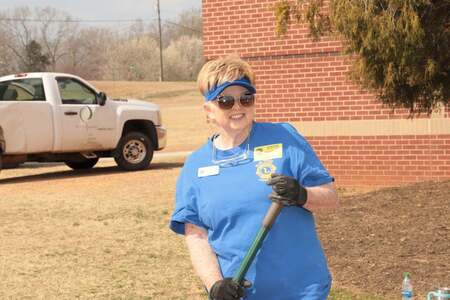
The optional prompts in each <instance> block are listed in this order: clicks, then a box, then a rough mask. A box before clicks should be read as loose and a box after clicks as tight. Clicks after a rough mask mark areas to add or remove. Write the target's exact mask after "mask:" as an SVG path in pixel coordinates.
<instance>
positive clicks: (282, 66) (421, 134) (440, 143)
mask: <svg viewBox="0 0 450 300" xmlns="http://www.w3.org/2000/svg"><path fill="white" fill-rule="evenodd" d="M276 2H277V0H229V1H220V0H203V22H204V23H203V25H204V53H205V57H206V59H212V58H215V57H219V56H224V55H227V54H232V53H237V54H239V55H240V56H241V57H242V58H243V59H245V60H246V61H248V62H249V63H250V64H251V65H252V67H253V68H254V69H255V71H256V88H257V90H258V94H257V119H258V120H260V121H274V122H282V121H288V122H290V123H292V124H293V125H294V126H295V127H296V128H297V129H298V130H299V131H300V132H301V133H302V135H304V136H305V137H306V138H307V139H308V140H309V141H310V142H311V144H312V145H313V147H314V149H315V150H316V152H317V153H318V155H319V156H320V158H321V160H322V161H323V163H324V164H325V165H326V167H327V168H328V169H329V171H330V172H331V174H333V176H334V177H335V178H336V181H337V185H339V186H364V185H379V186H380V185H381V186H383V185H397V184H403V183H409V182H417V181H425V180H446V179H450V110H449V108H446V109H441V110H440V111H439V112H436V113H434V114H432V116H431V117H426V116H422V117H418V118H415V119H410V118H407V117H408V113H407V112H406V111H405V110H395V111H392V110H391V109H389V108H384V107H383V106H382V105H381V104H380V103H379V102H377V101H376V99H375V96H374V95H372V94H370V93H369V92H367V91H364V90H362V89H361V88H360V87H359V86H357V85H355V84H353V83H351V82H350V81H349V80H348V76H347V71H348V70H349V67H350V62H349V58H348V57H345V56H343V55H342V53H341V50H342V48H341V44H340V43H339V42H338V41H336V40H333V39H331V38H325V39H322V40H321V41H319V42H312V40H311V39H310V38H309V37H308V30H307V28H306V27H302V26H299V25H293V26H291V28H290V30H289V31H288V34H287V35H286V36H285V37H284V38H282V39H280V38H277V37H276V34H275V30H274V28H275V18H274V14H273V9H272V7H273V4H274V3H276Z"/></svg>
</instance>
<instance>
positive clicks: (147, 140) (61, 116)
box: [0, 73, 166, 171]
mask: <svg viewBox="0 0 450 300" xmlns="http://www.w3.org/2000/svg"><path fill="white" fill-rule="evenodd" d="M165 145H166V129H165V128H164V127H163V126H162V124H161V113H160V110H159V107H158V106H157V105H155V104H152V103H148V102H144V101H139V100H131V99H109V98H107V96H106V94H105V93H103V92H100V91H98V90H97V89H96V88H95V87H93V86H92V85H90V84H89V83H88V82H86V81H85V80H83V79H81V78H79V77H77V76H74V75H69V74H61V73H27V74H15V75H9V76H4V77H0V170H1V168H2V167H1V166H2V161H3V165H10V166H14V165H18V164H20V163H23V162H27V161H36V162H64V163H66V164H67V165H68V166H69V167H71V168H72V169H89V168H92V167H93V166H94V165H95V164H96V163H97V161H98V160H99V158H100V157H114V159H115V161H116V163H117V165H118V166H119V167H120V168H121V169H124V170H130V171H131V170H142V169H145V168H147V167H148V166H149V164H150V162H151V160H152V158H153V151H155V150H161V149H163V148H164V147H165Z"/></svg>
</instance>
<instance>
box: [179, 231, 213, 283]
mask: <svg viewBox="0 0 450 300" xmlns="http://www.w3.org/2000/svg"><path fill="white" fill-rule="evenodd" d="M185 239H186V245H187V247H188V249H189V253H190V256H191V261H192V265H193V267H194V270H195V272H196V273H197V274H198V276H199V277H200V280H201V281H202V282H203V284H204V285H205V287H206V288H207V289H208V291H209V290H210V289H211V286H212V285H213V284H214V282H216V281H218V280H221V279H222V274H221V272H220V267H219V262H218V261H217V256H216V254H215V253H214V251H213V249H212V248H211V246H210V245H209V243H208V235H207V232H206V230H205V229H203V228H201V227H198V226H196V225H193V224H189V223H186V224H185Z"/></svg>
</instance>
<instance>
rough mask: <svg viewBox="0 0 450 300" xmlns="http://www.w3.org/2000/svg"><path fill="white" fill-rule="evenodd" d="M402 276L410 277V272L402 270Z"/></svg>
mask: <svg viewBox="0 0 450 300" xmlns="http://www.w3.org/2000/svg"><path fill="white" fill-rule="evenodd" d="M403 277H407V278H411V273H409V272H404V273H403Z"/></svg>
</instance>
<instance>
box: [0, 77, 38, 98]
mask: <svg viewBox="0 0 450 300" xmlns="http://www.w3.org/2000/svg"><path fill="white" fill-rule="evenodd" d="M0 101H45V92H44V85H43V84H42V79H41V78H24V79H15V80H10V81H3V82H0Z"/></svg>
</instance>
